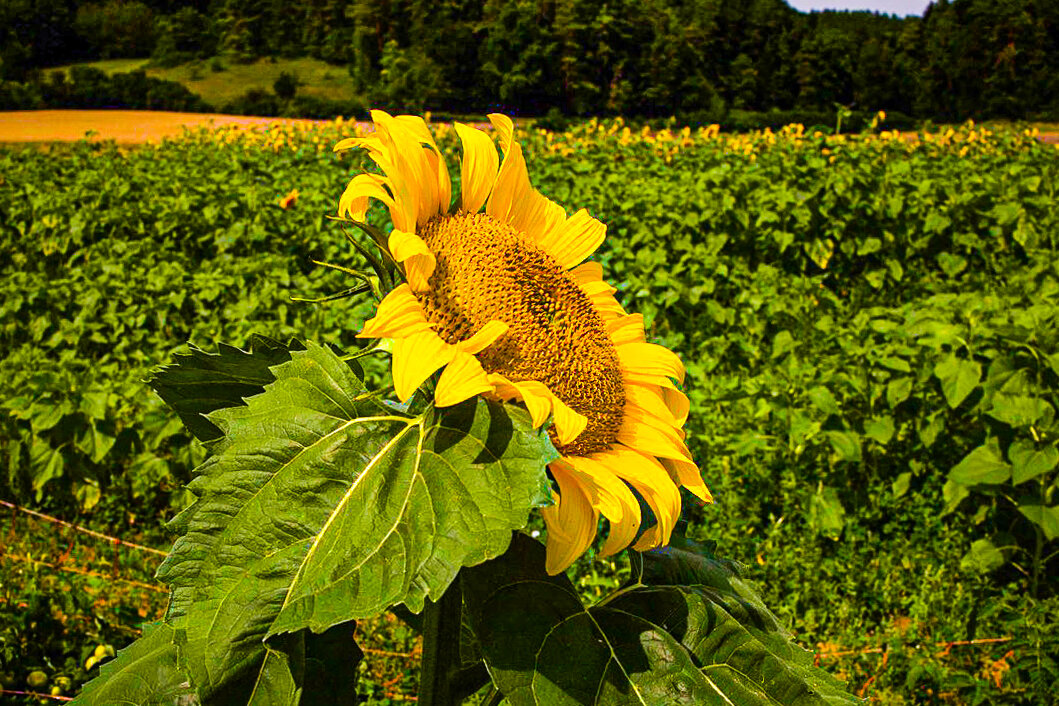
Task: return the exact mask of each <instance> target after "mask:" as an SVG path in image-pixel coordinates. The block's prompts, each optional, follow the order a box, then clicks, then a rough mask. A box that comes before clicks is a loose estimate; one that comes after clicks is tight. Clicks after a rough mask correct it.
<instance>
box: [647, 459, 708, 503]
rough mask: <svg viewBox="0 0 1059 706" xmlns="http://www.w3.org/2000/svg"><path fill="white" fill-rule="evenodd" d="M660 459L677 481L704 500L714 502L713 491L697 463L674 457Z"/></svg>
mask: <svg viewBox="0 0 1059 706" xmlns="http://www.w3.org/2000/svg"><path fill="white" fill-rule="evenodd" d="M658 460H659V461H660V462H661V463H662V466H663V467H664V468H665V469H666V470H667V471H668V472H669V476H670V477H671V478H673V479H674V482H675V483H680V485H682V486H684V487H685V488H687V489H688V490H689V491H691V492H692V493H694V494H695V495H696V496H697V497H698V498H699V499H700V500H702V501H703V502H707V503H712V502H713V493H711V492H710V489H709V488H707V487H706V483H705V482H703V480H702V474H701V473H700V472H699V467H698V466H697V465H695V464H694V463H693V462H691V461H678V460H676V459H672V458H661V459H658Z"/></svg>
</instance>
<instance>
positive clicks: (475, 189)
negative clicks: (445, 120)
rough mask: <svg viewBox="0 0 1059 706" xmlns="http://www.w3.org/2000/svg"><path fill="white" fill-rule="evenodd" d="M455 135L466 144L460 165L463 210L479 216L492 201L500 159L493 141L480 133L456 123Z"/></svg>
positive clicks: (461, 205)
mask: <svg viewBox="0 0 1059 706" xmlns="http://www.w3.org/2000/svg"><path fill="white" fill-rule="evenodd" d="M456 134H457V135H459V136H460V141H461V142H462V143H463V162H462V163H461V164H460V210H461V211H466V212H467V213H477V212H478V210H479V209H480V208H481V207H482V204H484V203H485V200H486V199H487V198H489V192H490V191H492V190H493V182H495V181H496V172H497V169H499V168H500V156H499V155H498V154H497V153H496V147H495V146H494V145H493V141H492V140H491V139H489V136H488V135H486V134H485V133H484V132H482V131H481V130H475V129H474V128H472V127H468V126H467V125H464V124H463V123H456Z"/></svg>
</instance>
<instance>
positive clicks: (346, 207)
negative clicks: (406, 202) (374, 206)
mask: <svg viewBox="0 0 1059 706" xmlns="http://www.w3.org/2000/svg"><path fill="white" fill-rule="evenodd" d="M386 185H387V180H386V178H385V177H383V176H380V175H378V174H358V175H357V176H355V177H353V180H352V181H350V182H349V186H347V187H346V190H345V191H343V192H342V196H341V198H339V199H338V217H339V218H343V217H345V216H348V217H349V218H351V219H352V220H354V221H363V220H364V216H365V215H366V214H367V213H368V199H378V200H379V201H382V202H383V203H384V204H385V205H386V207H387V208H388V209H390V211H391V217H392V212H393V210H394V208H396V204H395V203H394V200H393V198H392V197H391V196H390V192H389V191H387V189H386Z"/></svg>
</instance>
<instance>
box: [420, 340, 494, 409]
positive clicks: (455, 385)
mask: <svg viewBox="0 0 1059 706" xmlns="http://www.w3.org/2000/svg"><path fill="white" fill-rule="evenodd" d="M492 390H493V386H492V385H491V384H490V383H489V376H488V375H486V374H485V370H483V369H482V364H481V363H479V362H478V359H477V358H475V357H474V356H473V355H471V354H470V353H464V352H462V351H458V352H456V353H455V354H454V355H453V357H452V361H451V362H450V363H449V364H448V365H447V366H445V370H444V371H443V372H442V373H441V379H440V380H438V387H437V389H436V390H434V404H436V405H437V406H438V407H451V406H452V405H454V404H459V403H460V402H463V401H464V400H469V399H470V398H472V397H474V396H475V395H480V394H482V393H485V392H492Z"/></svg>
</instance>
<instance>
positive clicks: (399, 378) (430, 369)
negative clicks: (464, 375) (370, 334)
mask: <svg viewBox="0 0 1059 706" xmlns="http://www.w3.org/2000/svg"><path fill="white" fill-rule="evenodd" d="M454 355H456V348H455V346H451V345H449V344H448V343H445V341H444V340H443V339H442V338H441V336H439V335H437V334H436V333H434V332H433V331H430V330H427V331H420V332H419V333H414V334H412V335H411V336H408V337H407V338H399V339H397V340H396V341H394V345H393V388H394V392H396V393H397V397H398V398H399V399H400V400H401V401H402V402H404V401H406V400H407V399H408V398H409V397H411V396H412V393H413V392H415V391H416V388H418V387H419V386H420V385H422V384H423V381H425V380H426V379H427V378H428V377H430V376H431V375H433V374H434V372H435V371H436V370H437V369H438V368H440V367H441V366H443V365H447V364H448V363H449V362H450V361H451V360H452V358H453V356H454Z"/></svg>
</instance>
